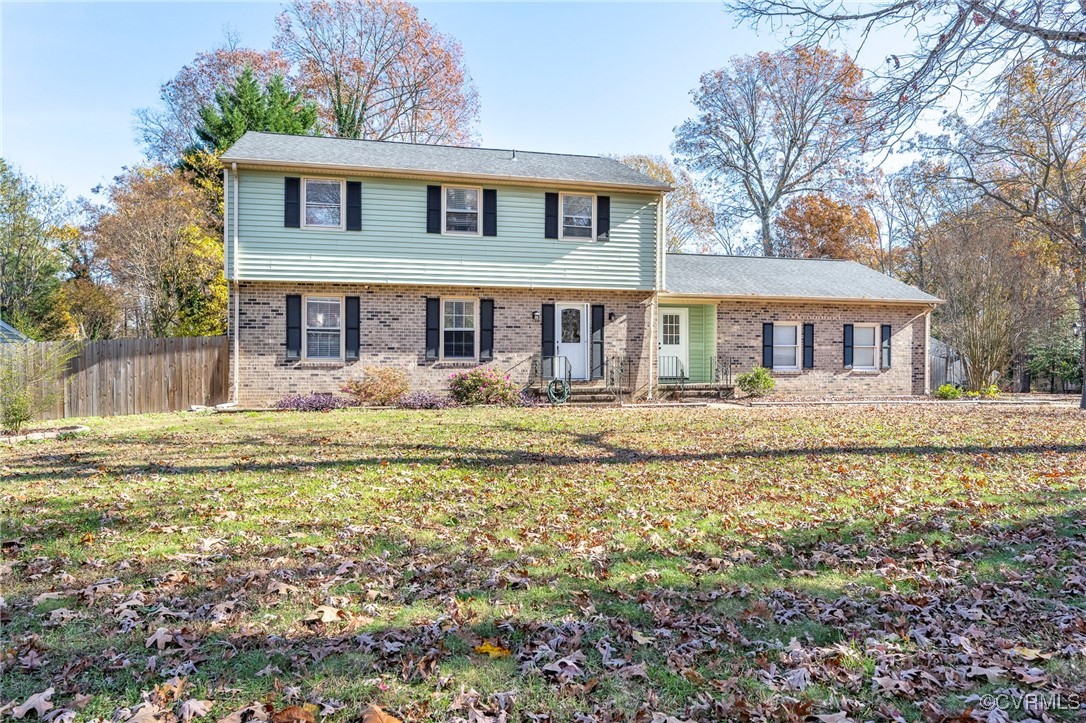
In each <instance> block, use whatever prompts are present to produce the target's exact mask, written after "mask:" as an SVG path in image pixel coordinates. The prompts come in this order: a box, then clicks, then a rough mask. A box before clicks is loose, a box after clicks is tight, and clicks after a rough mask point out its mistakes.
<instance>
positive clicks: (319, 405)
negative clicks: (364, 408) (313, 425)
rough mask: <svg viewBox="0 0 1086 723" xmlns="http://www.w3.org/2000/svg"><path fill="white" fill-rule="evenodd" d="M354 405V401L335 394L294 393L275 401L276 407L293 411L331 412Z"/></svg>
mask: <svg viewBox="0 0 1086 723" xmlns="http://www.w3.org/2000/svg"><path fill="white" fill-rule="evenodd" d="M350 406H353V401H352V400H350V399H347V398H346V397H337V396H336V395H335V394H292V395H291V396H289V397H283V398H282V399H280V400H279V401H278V402H276V403H275V408H276V409H285V410H290V411H292V412H329V411H331V410H333V409H343V408H344V407H350Z"/></svg>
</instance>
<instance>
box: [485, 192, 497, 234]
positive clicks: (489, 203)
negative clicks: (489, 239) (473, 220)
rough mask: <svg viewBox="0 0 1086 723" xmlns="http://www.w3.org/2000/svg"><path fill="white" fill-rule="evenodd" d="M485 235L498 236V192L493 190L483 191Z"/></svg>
mask: <svg viewBox="0 0 1086 723" xmlns="http://www.w3.org/2000/svg"><path fill="white" fill-rule="evenodd" d="M483 235H484V236H497V235H498V192H497V191H495V190H494V189H493V188H484V189H483Z"/></svg>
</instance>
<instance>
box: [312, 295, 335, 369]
mask: <svg viewBox="0 0 1086 723" xmlns="http://www.w3.org/2000/svg"><path fill="white" fill-rule="evenodd" d="M342 301H343V300H342V299H340V298H339V297H337V296H307V297H306V298H305V356H306V358H307V359H339V358H340V356H341V348H340V338H341V332H342V331H343V321H342V320H343V316H342V314H341V311H342V306H341V302H342Z"/></svg>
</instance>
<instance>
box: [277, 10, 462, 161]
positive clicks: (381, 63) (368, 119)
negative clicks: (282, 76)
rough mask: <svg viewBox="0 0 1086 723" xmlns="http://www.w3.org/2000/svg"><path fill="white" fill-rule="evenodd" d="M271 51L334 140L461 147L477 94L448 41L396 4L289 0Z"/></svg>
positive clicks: (457, 52)
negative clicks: (286, 64) (288, 67)
mask: <svg viewBox="0 0 1086 723" xmlns="http://www.w3.org/2000/svg"><path fill="white" fill-rule="evenodd" d="M277 22H278V25H279V32H278V34H277V35H276V37H275V47H276V48H277V49H278V50H279V51H281V52H282V53H283V55H284V56H286V57H287V58H288V59H289V60H290V61H292V62H293V63H294V65H295V66H296V72H297V82H298V84H299V85H300V86H301V88H302V89H303V90H304V91H305V92H306V96H307V97H308V98H312V99H313V100H316V101H317V102H318V104H319V106H320V110H321V117H322V120H323V124H324V130H325V131H326V132H327V133H328V134H330V135H335V136H338V137H341V138H367V139H373V140H395V141H410V142H413V143H468V142H470V141H471V140H472V137H473V126H474V123H475V121H476V118H477V117H478V114H479V100H478V94H477V92H476V90H475V85H474V83H473V82H472V80H471V76H470V75H469V74H468V71H467V68H466V67H465V66H464V60H463V52H462V50H461V49H460V45H459V43H457V42H456V41H455V40H454V39H453V38H451V37H449V36H447V35H443V34H442V33H440V32H438V31H437V30H436V29H435V28H434V27H433V26H431V25H430V24H429V23H428V22H426V21H425V20H423V19H421V18H420V17H419V15H418V11H417V10H416V9H415V8H414V7H413V6H412V5H410V4H408V3H406V2H403V0H386V1H380V0H319V1H317V2H310V1H309V0H293V1H292V2H291V3H290V4H288V5H287V8H286V10H284V11H283V13H281V14H280V15H279V17H278V18H277Z"/></svg>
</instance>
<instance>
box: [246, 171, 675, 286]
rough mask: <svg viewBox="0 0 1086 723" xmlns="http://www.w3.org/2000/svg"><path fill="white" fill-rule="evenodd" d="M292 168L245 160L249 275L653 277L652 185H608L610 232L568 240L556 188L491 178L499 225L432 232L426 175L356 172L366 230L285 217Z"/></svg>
mask: <svg viewBox="0 0 1086 723" xmlns="http://www.w3.org/2000/svg"><path fill="white" fill-rule="evenodd" d="M286 175H295V174H285V173H283V172H270V171H256V170H239V182H240V188H239V192H238V195H239V198H240V199H241V205H240V208H239V223H238V227H239V231H240V237H239V254H238V255H239V258H240V264H239V276H240V277H241V278H242V279H251V280H272V281H333V282H354V283H391V284H457V285H471V286H511V287H540V288H569V289H575V288H584V289H592V288H595V289H646V290H651V289H652V288H653V287H654V282H655V278H656V207H657V199H658V197H657V196H655V195H652V194H637V193H615V192H607V191H604V192H602V193H601V195H609V196H610V197H611V233H610V239H608V240H603V241H569V240H556V239H546V238H544V237H543V224H544V194H545V193H546V192H547V190H549V189H544V188H530V187H517V186H507V185H497V184H482V187H484V188H494V189H496V190H497V199H498V205H497V211H498V215H497V218H498V235H497V236H464V235H441V234H428V233H426V186H427V183H426V182H425V181H413V180H405V179H392V178H355V177H347V180H358V181H361V182H362V230H361V231H340V230H327V229H321V230H316V229H305V228H300V229H299V228H285V227H284V226H283V178H284V176H286ZM297 175H298V176H302V177H315V176H312V175H306V174H300V173H299V174H297ZM231 185H232V181H231ZM434 185H437V184H436V183H435V184H434ZM231 190H232V189H231ZM553 190H554V191H559V190H561V189H560V188H557V187H556V188H554V189H553ZM303 214H304V210H303ZM227 215H228V218H227V219H226V220H227V224H228V230H227V238H226V254H227V260H226V268H227V270H228V272H231V270H232V268H233V267H232V259H231V258H230V254H231V253H232V245H233V237H232V233H233V228H232V223H233V209H232V208H231V209H230V211H229V212H228V214H227Z"/></svg>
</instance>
